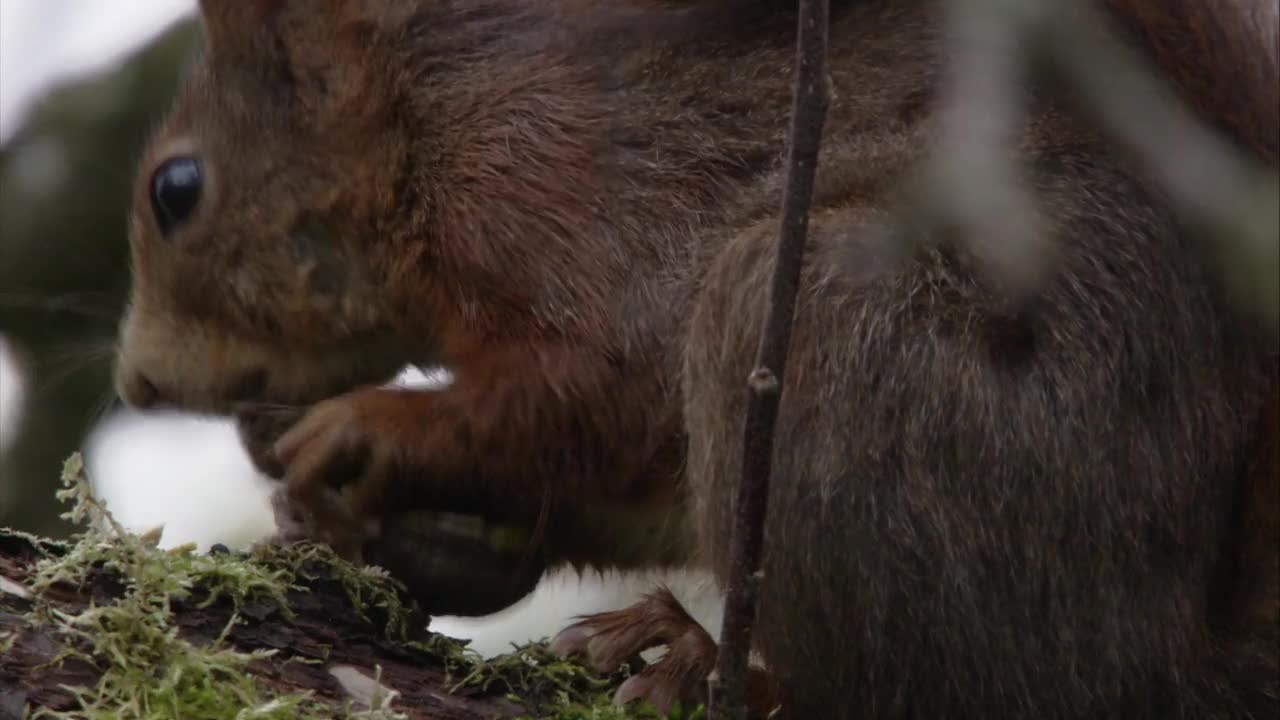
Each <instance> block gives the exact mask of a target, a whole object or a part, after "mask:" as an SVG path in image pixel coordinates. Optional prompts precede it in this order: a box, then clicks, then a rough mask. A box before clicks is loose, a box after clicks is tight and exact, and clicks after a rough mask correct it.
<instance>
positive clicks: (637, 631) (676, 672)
mask: <svg viewBox="0 0 1280 720" xmlns="http://www.w3.org/2000/svg"><path fill="white" fill-rule="evenodd" d="M661 645H666V646H667V653H666V654H665V655H664V656H662V658H660V659H659V660H657V661H655V662H653V663H651V664H650V665H648V666H647V667H646V668H645V669H644V670H642V671H641V672H640V673H638V674H637V675H634V676H632V677H631V678H629V679H627V681H626V682H624V683H623V684H622V686H621V687H619V688H618V690H617V692H616V693H615V694H614V698H613V700H614V703H615V704H617V705H625V704H626V703H629V702H631V701H633V700H646V701H648V702H650V703H652V704H653V705H654V706H655V707H656V708H657V709H658V710H659V711H661V712H663V713H666V712H669V711H670V709H671V707H672V705H673V704H674V703H676V702H680V703H681V704H684V705H690V704H696V703H698V702H704V701H705V697H706V679H707V675H708V674H710V672H711V670H712V668H713V667H714V666H715V659H716V643H715V640H713V639H712V638H711V635H710V634H708V633H707V631H706V630H705V629H704V628H703V627H702V626H701V625H699V624H698V622H697V621H696V620H694V619H693V618H692V617H691V616H690V615H689V613H688V612H687V611H685V609H684V607H683V606H681V605H680V601H679V600H677V599H676V598H675V596H674V595H672V594H671V591H670V590H668V589H666V588H659V589H658V590H656V591H654V592H652V593H650V594H649V595H647V596H645V597H644V598H643V599H642V600H640V601H639V602H637V603H636V604H634V605H632V606H630V607H628V608H624V609H622V610H615V611H612V612H605V613H598V614H595V615H588V616H586V617H584V618H582V619H581V620H579V621H578V622H576V623H574V624H572V625H570V626H568V627H566V628H565V629H564V630H561V631H560V632H559V633H558V634H557V635H556V636H555V638H553V639H552V641H551V645H550V648H551V651H552V652H554V653H556V654H557V655H560V656H561V657H569V656H581V657H583V658H584V659H585V663H586V664H587V666H588V667H590V668H592V669H593V670H595V671H596V672H600V673H608V672H613V671H615V670H617V669H618V668H619V667H621V666H622V665H623V664H624V663H626V662H627V661H628V660H629V659H631V658H633V657H635V656H636V655H638V654H639V653H640V652H641V651H642V650H647V649H649V648H653V647H658V646H661Z"/></svg>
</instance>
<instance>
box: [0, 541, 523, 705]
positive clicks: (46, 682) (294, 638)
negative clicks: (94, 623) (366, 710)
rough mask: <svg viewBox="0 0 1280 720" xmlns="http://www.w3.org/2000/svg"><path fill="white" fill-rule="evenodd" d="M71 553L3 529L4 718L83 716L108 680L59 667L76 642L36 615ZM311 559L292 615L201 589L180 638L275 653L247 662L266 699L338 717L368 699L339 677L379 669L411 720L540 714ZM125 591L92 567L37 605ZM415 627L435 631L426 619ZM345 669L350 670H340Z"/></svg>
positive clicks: (73, 608) (83, 665)
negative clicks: (361, 602)
mask: <svg viewBox="0 0 1280 720" xmlns="http://www.w3.org/2000/svg"><path fill="white" fill-rule="evenodd" d="M66 550H67V546H65V545H62V544H58V543H51V542H44V541H40V540H38V539H36V538H33V537H31V536H27V535H22V534H17V533H12V532H3V531H0V577H3V578H4V580H3V581H0V582H5V583H6V591H4V592H0V643H4V645H0V648H2V649H3V650H4V653H3V656H2V657H0V718H22V717H24V713H30V714H31V716H32V717H35V716H36V711H37V710H39V709H44V710H48V711H58V712H66V713H70V716H72V717H74V716H76V715H77V714H78V713H77V712H76V711H77V710H78V709H80V708H81V703H80V701H79V699H78V697H77V692H73V690H72V689H73V688H93V687H95V686H97V685H98V684H99V682H100V681H101V680H102V676H103V673H104V668H102V667H100V666H99V665H98V664H96V663H93V662H91V661H90V660H89V659H88V658H86V657H83V656H79V655H72V656H70V657H66V658H65V659H63V660H61V661H57V662H53V661H55V660H57V659H58V658H59V656H60V655H62V654H63V653H64V652H65V651H66V650H68V649H69V648H68V642H69V640H70V639H71V638H69V637H68V636H67V635H66V634H65V633H63V632H60V631H59V628H58V627H56V626H49V625H44V624H42V623H41V622H39V620H38V617H39V616H41V615H44V614H45V612H35V611H36V610H37V608H36V600H35V598H33V597H31V596H30V595H29V593H31V592H32V591H30V590H28V589H26V588H28V587H29V584H30V583H31V582H32V581H33V580H34V579H35V578H34V576H35V574H36V566H37V564H38V563H39V562H40V561H42V560H45V561H48V560H54V559H56V558H57V557H58V556H60V555H61V554H63V553H65V552H66ZM314 565H316V567H312V568H310V569H311V570H313V571H315V577H314V578H313V579H311V580H309V581H307V582H306V586H305V587H306V589H305V590H304V589H289V590H286V591H285V594H284V595H285V599H286V601H287V603H288V606H289V608H290V610H291V612H290V613H289V615H291V616H288V617H286V614H285V613H284V612H282V609H281V607H280V606H278V605H277V604H276V603H274V602H272V601H271V600H270V599H269V598H261V599H257V600H250V601H248V602H244V603H240V604H239V607H237V603H236V602H235V601H234V600H233V598H232V597H230V596H225V595H224V596H223V597H220V598H218V599H216V600H214V602H212V603H210V604H208V605H206V604H205V601H206V600H208V599H209V592H208V591H204V590H201V589H198V588H197V589H195V590H194V591H193V592H192V593H191V594H190V595H189V596H187V597H185V598H181V599H174V600H173V602H172V604H171V606H170V609H171V610H172V624H173V625H174V626H175V627H176V628H177V629H178V636H179V637H180V638H182V639H184V640H186V641H187V642H190V643H191V644H192V645H193V646H195V647H197V648H210V647H211V646H213V645H214V644H215V642H217V643H218V644H220V645H223V646H226V647H230V648H234V649H235V650H237V651H240V652H242V653H253V652H255V651H264V650H266V651H275V653H274V654H272V655H270V656H267V657H260V658H256V659H253V660H251V661H250V662H249V664H248V666H247V667H246V671H247V672H250V673H252V675H253V676H254V677H256V678H257V680H258V682H259V683H260V686H261V688H262V690H263V696H264V697H270V696H272V695H301V694H308V695H310V696H311V697H312V698H314V699H316V700H318V701H321V702H323V703H327V704H329V705H331V706H332V708H333V709H334V712H335V715H338V714H340V713H341V712H342V711H343V710H342V706H343V705H344V703H347V702H348V701H352V702H353V707H354V709H355V710H356V711H358V710H359V709H360V704H359V701H358V698H359V697H360V695H361V694H362V693H361V691H360V690H359V689H358V688H356V687H352V688H351V689H350V690H348V689H347V688H344V686H343V683H342V681H340V679H339V677H340V676H342V677H344V678H346V677H354V675H353V673H361V674H364V675H365V676H366V677H368V678H369V679H370V680H372V679H373V677H374V676H375V674H376V673H377V672H378V669H379V668H380V669H381V676H380V679H381V683H382V685H384V686H386V687H388V688H390V689H392V690H395V691H396V692H397V696H396V697H395V698H394V699H393V702H392V703H391V704H390V706H391V708H392V709H393V710H394V711H395V712H396V713H401V714H403V716H405V717H408V718H414V719H421V720H427V719H432V720H480V719H481V718H484V719H485V720H488V719H490V718H514V717H519V716H521V715H525V716H528V715H531V714H532V713H531V712H530V711H529V710H528V709H527V708H526V707H525V706H523V705H521V704H517V703H515V702H512V701H511V700H509V699H507V698H506V697H503V694H502V689H499V688H490V689H487V690H485V689H469V688H462V689H457V690H453V691H451V686H452V685H454V684H456V683H458V681H459V680H460V678H458V677H456V676H454V675H453V674H455V673H457V669H456V668H450V667H448V665H449V658H448V656H447V653H442V652H431V651H430V649H428V648H430V643H431V640H432V639H433V638H432V637H431V636H428V635H426V634H425V631H424V634H423V636H422V637H421V638H420V640H421V641H422V643H423V644H422V645H410V644H405V643H401V642H396V641H395V640H393V639H390V638H388V637H387V636H386V633H384V632H382V631H381V629H380V628H379V624H380V622H377V621H383V622H385V620H386V618H385V617H383V618H377V617H373V618H370V617H365V616H363V615H362V613H361V612H360V611H358V609H357V608H356V607H355V606H354V604H353V602H352V599H351V598H350V597H349V594H348V591H347V588H346V587H344V585H343V583H341V582H339V581H338V580H337V579H335V578H334V577H332V573H328V572H326V571H325V570H324V569H323V568H321V567H318V566H319V562H318V561H316V562H314ZM124 592H125V587H124V586H123V584H122V583H121V581H120V579H119V577H117V575H116V574H115V573H111V572H107V571H105V570H94V571H92V572H90V573H89V574H88V575H87V576H86V577H85V578H83V582H82V583H81V584H80V585H79V586H78V587H77V586H75V585H72V584H71V583H69V582H60V583H57V584H56V585H53V586H50V587H48V588H47V589H45V590H44V591H43V592H42V593H41V598H40V601H41V602H42V603H44V608H43V610H44V611H48V610H55V611H57V612H58V613H63V614H66V615H80V614H81V613H83V612H85V611H86V610H88V609H89V608H90V607H91V605H93V606H109V605H111V604H113V603H115V602H117V601H118V600H119V599H121V597H122V595H123V594H124ZM24 595H25V596H26V597H24ZM233 614H236V615H237V616H238V617H239V621H238V622H235V623H232V622H231V620H232V615H233ZM410 622H413V623H414V624H416V625H418V626H419V627H423V628H425V626H426V623H425V618H413V619H412V620H410ZM5 636H7V638H6V637H5ZM437 637H438V636H437ZM88 644H89V643H87V642H86V643H85V645H88ZM79 650H81V651H88V650H89V648H88V647H81V648H79ZM121 662H128V659H127V658H126V659H123V660H121ZM340 668H341V669H343V670H339V672H338V673H337V675H335V673H334V671H335V670H337V669H340ZM115 669H116V670H119V669H121V668H119V667H117V668H115ZM136 669H137V670H146V668H136ZM154 670H157V671H158V672H160V673H164V672H165V670H164V669H160V668H154ZM451 671H452V673H451ZM344 672H345V673H346V674H345V675H344ZM368 687H372V684H369V685H368ZM311 712H314V710H312V711H311Z"/></svg>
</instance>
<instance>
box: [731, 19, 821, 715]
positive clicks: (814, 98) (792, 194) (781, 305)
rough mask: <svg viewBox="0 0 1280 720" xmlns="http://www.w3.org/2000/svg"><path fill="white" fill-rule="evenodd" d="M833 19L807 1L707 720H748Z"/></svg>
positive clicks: (801, 22) (799, 25) (798, 36)
mask: <svg viewBox="0 0 1280 720" xmlns="http://www.w3.org/2000/svg"><path fill="white" fill-rule="evenodd" d="M828 20H829V3H828V2H827V0H801V2H800V11H799V17H798V21H797V30H796V68H795V86H794V88H795V89H794V93H793V99H792V111H791V127H790V130H789V133H788V138H789V143H788V144H789V148H788V154H787V176H786V182H785V185H784V187H785V190H784V193H783V200H782V218H781V221H780V226H779V228H778V248H777V256H776V258H777V259H776V262H775V264H774V269H773V277H772V279H771V282H770V286H769V312H768V316H767V317H766V319H765V324H764V328H763V333H762V335H761V338H760V345H759V348H758V350H757V352H756V363H755V369H754V370H753V371H752V372H751V376H750V378H748V381H747V392H748V394H749V399H748V408H747V420H746V429H745V431H744V436H743V462H742V478H741V481H740V484H739V486H738V494H737V506H736V507H737V510H736V514H735V518H734V527H733V547H732V550H731V565H730V574H729V587H728V596H727V597H726V600H725V614H724V622H723V625H722V629H721V634H720V649H719V656H718V657H717V662H716V670H715V672H714V673H713V674H712V676H711V678H710V680H709V685H710V698H709V706H708V711H709V712H708V716H709V717H711V718H713V720H721V719H722V718H738V719H741V718H745V716H746V707H745V704H744V698H745V694H746V677H747V664H748V656H749V651H750V647H751V627H752V624H753V623H754V621H755V612H756V601H757V596H758V593H759V586H760V579H761V578H760V556H761V546H762V544H763V539H764V518H765V514H766V510H767V506H768V495H769V474H770V469H771V462H772V455H773V431H774V424H775V421H776V419H777V416H778V402H779V399H780V396H781V393H782V383H783V376H784V373H785V370H786V363H787V348H788V344H789V343H790V340H791V325H792V319H793V316H794V314H795V303H796V290H797V286H798V285H799V280H800V269H801V267H802V265H803V260H804V248H805V242H806V240H807V238H808V229H809V207H810V205H811V203H812V200H813V185H814V174H815V171H816V168H817V161H818V149H819V145H820V144H821V141H822V130H823V125H824V122H825V120H826V114H827V105H828V102H829V97H830V90H829V86H830V78H829V77H828V76H827V69H826V61H827V35H828V32H827V28H828Z"/></svg>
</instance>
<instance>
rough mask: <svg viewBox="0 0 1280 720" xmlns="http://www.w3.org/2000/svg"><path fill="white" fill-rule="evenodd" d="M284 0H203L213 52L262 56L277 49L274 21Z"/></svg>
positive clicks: (222, 56)
mask: <svg viewBox="0 0 1280 720" xmlns="http://www.w3.org/2000/svg"><path fill="white" fill-rule="evenodd" d="M284 5H285V0H200V15H201V17H202V18H203V19H204V28H205V38H206V41H207V43H208V46H209V51H210V53H211V54H213V55H215V56H217V57H221V58H227V59H229V58H230V57H231V56H247V57H253V56H261V55H262V54H264V53H268V54H269V53H271V52H272V51H273V48H274V45H275V43H274V41H273V32H272V28H271V26H272V24H273V22H274V20H275V18H276V16H277V15H278V14H279V12H280V10H281V9H282V8H283V7H284Z"/></svg>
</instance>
